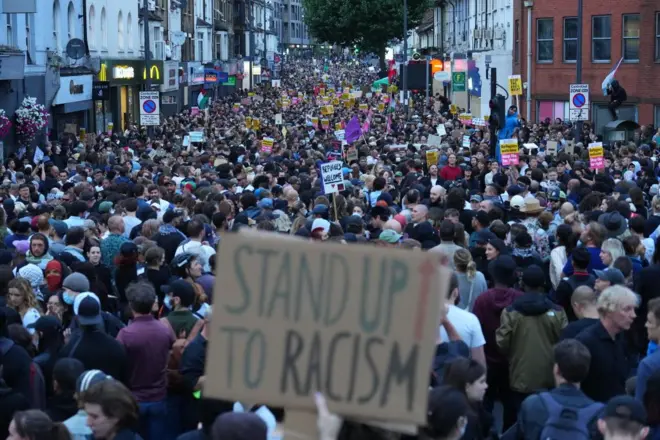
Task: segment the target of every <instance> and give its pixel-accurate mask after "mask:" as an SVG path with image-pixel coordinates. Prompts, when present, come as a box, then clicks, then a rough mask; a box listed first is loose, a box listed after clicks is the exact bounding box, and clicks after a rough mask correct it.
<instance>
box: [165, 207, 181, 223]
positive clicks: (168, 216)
mask: <svg viewBox="0 0 660 440" xmlns="http://www.w3.org/2000/svg"><path fill="white" fill-rule="evenodd" d="M182 215H183V213H182V212H181V211H178V210H175V209H170V210H169V211H166V212H165V214H163V222H164V223H172V221H173V220H174V219H175V218H177V217H181V216H182Z"/></svg>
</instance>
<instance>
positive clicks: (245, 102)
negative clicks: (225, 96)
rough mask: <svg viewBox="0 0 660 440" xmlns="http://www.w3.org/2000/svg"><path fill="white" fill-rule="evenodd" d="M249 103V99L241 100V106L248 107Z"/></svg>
mask: <svg viewBox="0 0 660 440" xmlns="http://www.w3.org/2000/svg"><path fill="white" fill-rule="evenodd" d="M251 102H252V100H251V99H250V98H243V99H241V105H250V103H251ZM197 111H198V112H199V109H197Z"/></svg>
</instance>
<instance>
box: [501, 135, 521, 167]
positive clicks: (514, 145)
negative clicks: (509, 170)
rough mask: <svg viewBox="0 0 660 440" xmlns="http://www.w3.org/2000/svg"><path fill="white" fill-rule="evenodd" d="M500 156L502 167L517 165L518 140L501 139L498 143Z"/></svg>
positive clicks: (518, 154)
mask: <svg viewBox="0 0 660 440" xmlns="http://www.w3.org/2000/svg"><path fill="white" fill-rule="evenodd" d="M500 155H501V156H502V165H503V166H510V165H518V163H519V159H520V150H519V148H518V139H502V140H501V141H500Z"/></svg>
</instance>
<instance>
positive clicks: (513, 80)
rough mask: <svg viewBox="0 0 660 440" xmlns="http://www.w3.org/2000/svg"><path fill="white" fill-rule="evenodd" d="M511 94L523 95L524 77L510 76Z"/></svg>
mask: <svg viewBox="0 0 660 440" xmlns="http://www.w3.org/2000/svg"><path fill="white" fill-rule="evenodd" d="M509 93H511V95H512V96H521V95H522V77H521V76H520V75H511V76H509Z"/></svg>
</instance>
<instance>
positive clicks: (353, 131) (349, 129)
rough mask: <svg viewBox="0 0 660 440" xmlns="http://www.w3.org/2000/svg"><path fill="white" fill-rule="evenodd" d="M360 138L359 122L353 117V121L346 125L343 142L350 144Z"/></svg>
mask: <svg viewBox="0 0 660 440" xmlns="http://www.w3.org/2000/svg"><path fill="white" fill-rule="evenodd" d="M360 136H362V128H360V120H359V119H358V118H357V116H353V119H351V120H350V122H349V123H348V124H347V125H346V132H345V134H344V140H345V141H346V142H347V143H349V144H350V143H352V142H355V141H357V140H358V139H360Z"/></svg>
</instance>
